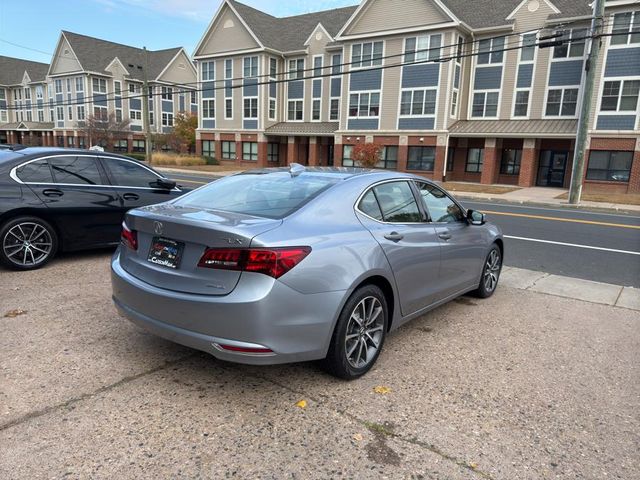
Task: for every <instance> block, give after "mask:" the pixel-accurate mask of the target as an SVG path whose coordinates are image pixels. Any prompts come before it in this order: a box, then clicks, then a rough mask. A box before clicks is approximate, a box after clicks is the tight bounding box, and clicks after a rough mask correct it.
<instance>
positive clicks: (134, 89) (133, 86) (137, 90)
mask: <svg viewBox="0 0 640 480" xmlns="http://www.w3.org/2000/svg"><path fill="white" fill-rule="evenodd" d="M118 83H119V82H118ZM129 93H140V86H139V85H137V84H135V83H130V84H129Z"/></svg>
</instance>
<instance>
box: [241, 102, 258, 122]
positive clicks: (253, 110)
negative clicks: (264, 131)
mask: <svg viewBox="0 0 640 480" xmlns="http://www.w3.org/2000/svg"><path fill="white" fill-rule="evenodd" d="M244 118H251V119H255V118H258V99H257V98H255V97H252V98H245V99H244Z"/></svg>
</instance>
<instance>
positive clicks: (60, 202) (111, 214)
mask: <svg viewBox="0 0 640 480" xmlns="http://www.w3.org/2000/svg"><path fill="white" fill-rule="evenodd" d="M184 191H185V190H184V189H182V188H181V187H179V186H177V185H176V182H174V181H172V180H169V179H167V178H165V177H164V176H163V175H161V174H160V173H158V172H156V171H155V170H153V169H152V168H149V167H148V166H146V165H144V164H142V163H140V162H138V161H136V160H133V159H131V158H128V157H124V156H121V155H114V154H110V153H104V152H95V151H88V150H69V149H60V148H42V147H37V148H36V147H34V148H18V149H15V150H1V151H0V262H1V263H2V264H4V265H6V266H7V267H9V268H13V269H16V270H32V269H35V268H39V267H41V266H43V265H44V264H45V263H47V262H48V261H49V260H50V259H51V258H52V257H53V256H54V255H55V254H56V252H58V251H72V250H82V249H88V248H99V247H107V246H110V245H115V244H117V243H118V242H119V241H120V233H121V224H122V220H123V217H124V214H125V213H126V212H127V210H129V209H131V208H136V207H142V206H145V205H152V204H155V203H161V202H164V201H166V200H169V199H171V198H173V197H176V196H179V195H182V194H183V193H184Z"/></svg>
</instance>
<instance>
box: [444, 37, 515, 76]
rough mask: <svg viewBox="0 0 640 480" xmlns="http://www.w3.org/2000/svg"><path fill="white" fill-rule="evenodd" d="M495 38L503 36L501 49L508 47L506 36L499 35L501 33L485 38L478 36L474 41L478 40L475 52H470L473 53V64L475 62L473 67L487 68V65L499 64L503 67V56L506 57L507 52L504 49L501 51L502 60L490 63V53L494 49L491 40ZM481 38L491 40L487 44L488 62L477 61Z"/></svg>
mask: <svg viewBox="0 0 640 480" xmlns="http://www.w3.org/2000/svg"><path fill="white" fill-rule="evenodd" d="M496 38H504V44H503V46H502V48H503V50H504V49H505V48H508V46H507V37H501V35H497V36H495V37H487V38H478V39H476V42H478V48H477V49H476V51H475V52H472V53H473V54H474V55H473V58H474V64H475V65H474V68H487V67H499V66H502V67H504V64H505V58H506V56H507V53H508V52H505V51H503V52H502V61H501V62H499V63H491V55H492V54H493V50H494V47H493V41H494V39H496ZM483 40H491V45H490V46H489V63H478V57H479V56H480V54H481V53H482V52H480V42H481V41H483ZM456 48H457V45H456ZM503 70H504V68H503Z"/></svg>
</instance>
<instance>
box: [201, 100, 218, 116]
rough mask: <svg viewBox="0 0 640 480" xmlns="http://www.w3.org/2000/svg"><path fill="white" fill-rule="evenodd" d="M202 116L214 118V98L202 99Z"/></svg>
mask: <svg viewBox="0 0 640 480" xmlns="http://www.w3.org/2000/svg"><path fill="white" fill-rule="evenodd" d="M202 118H216V101H215V100H202Z"/></svg>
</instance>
